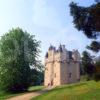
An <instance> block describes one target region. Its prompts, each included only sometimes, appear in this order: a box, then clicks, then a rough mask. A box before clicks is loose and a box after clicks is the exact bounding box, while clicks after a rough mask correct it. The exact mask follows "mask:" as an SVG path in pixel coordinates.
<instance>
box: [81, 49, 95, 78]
mask: <svg viewBox="0 0 100 100" xmlns="http://www.w3.org/2000/svg"><path fill="white" fill-rule="evenodd" d="M82 65H83V69H84V73H85V74H87V75H88V79H90V78H91V77H92V76H93V75H94V71H95V67H94V65H93V60H92V57H91V55H90V54H89V53H88V52H87V51H84V52H83V53H82Z"/></svg>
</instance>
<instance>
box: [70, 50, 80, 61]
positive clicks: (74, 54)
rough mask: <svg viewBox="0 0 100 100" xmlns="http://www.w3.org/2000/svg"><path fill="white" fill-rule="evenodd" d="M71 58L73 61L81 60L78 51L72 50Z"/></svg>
mask: <svg viewBox="0 0 100 100" xmlns="http://www.w3.org/2000/svg"><path fill="white" fill-rule="evenodd" d="M72 57H73V60H74V61H80V59H81V57H80V54H79V52H78V50H73V54H72Z"/></svg>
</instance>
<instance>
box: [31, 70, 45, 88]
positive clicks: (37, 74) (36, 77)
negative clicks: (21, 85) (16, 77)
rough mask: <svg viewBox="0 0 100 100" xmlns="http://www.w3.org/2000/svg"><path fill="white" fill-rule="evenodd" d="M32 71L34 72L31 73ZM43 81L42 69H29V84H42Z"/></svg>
mask: <svg viewBox="0 0 100 100" xmlns="http://www.w3.org/2000/svg"><path fill="white" fill-rule="evenodd" d="M33 73H34V74H33ZM43 81H44V71H43V70H42V71H39V70H36V69H32V70H31V85H35V86H36V85H42V84H43Z"/></svg>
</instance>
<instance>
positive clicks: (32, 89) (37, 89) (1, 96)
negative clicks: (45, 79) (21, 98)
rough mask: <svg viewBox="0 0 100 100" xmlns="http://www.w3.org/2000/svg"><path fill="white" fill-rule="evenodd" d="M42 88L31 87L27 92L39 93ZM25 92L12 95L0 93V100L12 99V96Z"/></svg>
mask: <svg viewBox="0 0 100 100" xmlns="http://www.w3.org/2000/svg"><path fill="white" fill-rule="evenodd" d="M43 88H44V86H32V87H30V88H29V89H28V91H27V92H35V91H39V90H41V89H43ZM27 92H23V93H13V94H12V93H8V92H4V91H0V100H5V99H7V98H10V97H13V96H17V95H22V94H24V93H27Z"/></svg>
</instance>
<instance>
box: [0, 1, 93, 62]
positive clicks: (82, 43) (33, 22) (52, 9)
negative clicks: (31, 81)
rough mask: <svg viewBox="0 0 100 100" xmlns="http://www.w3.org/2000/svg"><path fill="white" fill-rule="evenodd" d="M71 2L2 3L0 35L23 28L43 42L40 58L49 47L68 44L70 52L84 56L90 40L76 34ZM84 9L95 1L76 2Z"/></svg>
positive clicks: (79, 33)
mask: <svg viewBox="0 0 100 100" xmlns="http://www.w3.org/2000/svg"><path fill="white" fill-rule="evenodd" d="M71 1H72V0H0V36H2V35H3V34H4V33H5V32H7V31H8V30H9V29H11V28H16V27H21V28H22V29H23V30H26V31H27V32H30V33H31V34H34V35H35V36H36V39H38V40H40V41H41V51H42V52H41V54H40V55H41V57H40V59H42V61H43V59H44V55H45V53H46V51H47V50H48V47H49V45H50V44H53V45H54V46H58V45H59V44H60V43H62V44H65V45H66V48H67V49H68V50H72V49H78V50H79V52H80V53H81V52H82V51H83V50H84V49H85V47H86V45H87V44H89V43H90V40H89V39H87V38H86V37H85V36H84V35H83V34H82V32H79V31H77V30H76V29H75V28H74V25H73V23H72V17H71V16H70V13H69V3H70V2H71ZM73 1H76V2H77V3H78V4H80V5H83V6H89V5H91V4H92V3H93V2H94V0H73Z"/></svg>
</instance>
